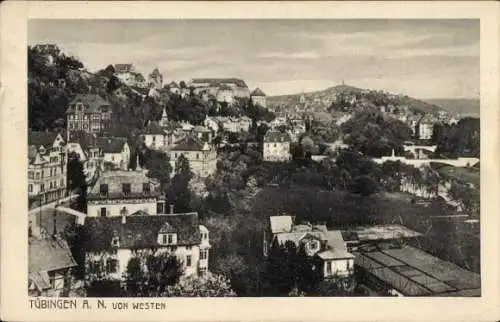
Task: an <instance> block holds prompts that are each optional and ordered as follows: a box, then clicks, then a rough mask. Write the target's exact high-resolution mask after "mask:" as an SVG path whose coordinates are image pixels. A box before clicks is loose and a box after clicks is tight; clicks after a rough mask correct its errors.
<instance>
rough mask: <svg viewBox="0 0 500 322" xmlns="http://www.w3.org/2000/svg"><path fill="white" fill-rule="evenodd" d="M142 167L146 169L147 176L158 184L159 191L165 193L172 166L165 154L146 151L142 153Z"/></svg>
mask: <svg viewBox="0 0 500 322" xmlns="http://www.w3.org/2000/svg"><path fill="white" fill-rule="evenodd" d="M143 159H145V161H144V165H145V167H146V168H147V169H148V172H147V174H146V175H147V176H148V177H149V178H153V179H156V180H158V181H159V182H160V186H161V189H162V190H163V191H166V189H167V187H168V185H169V183H170V173H171V172H172V166H171V165H170V158H169V156H168V155H167V154H166V153H162V152H158V151H155V150H150V149H147V150H146V152H145V153H144V157H143Z"/></svg>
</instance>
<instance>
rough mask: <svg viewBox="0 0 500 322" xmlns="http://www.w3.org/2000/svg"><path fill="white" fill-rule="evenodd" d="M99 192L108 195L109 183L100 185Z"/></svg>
mask: <svg viewBox="0 0 500 322" xmlns="http://www.w3.org/2000/svg"><path fill="white" fill-rule="evenodd" d="M99 194H100V195H101V196H107V195H108V185H107V184H105V183H101V184H100V186H99Z"/></svg>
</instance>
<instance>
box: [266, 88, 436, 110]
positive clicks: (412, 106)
mask: <svg viewBox="0 0 500 322" xmlns="http://www.w3.org/2000/svg"><path fill="white" fill-rule="evenodd" d="M268 105H270V106H282V105H285V106H289V107H295V106H296V105H299V106H302V107H306V106H309V107H312V108H313V109H327V108H329V109H332V107H333V109H339V108H343V107H347V108H350V107H358V106H364V107H374V108H375V107H380V106H385V107H387V106H391V105H392V106H394V107H396V108H398V107H399V108H408V110H409V111H411V112H413V113H419V114H425V113H432V114H434V113H437V112H438V111H440V110H443V108H442V107H440V106H437V105H435V104H432V103H429V102H426V101H423V100H419V99H416V98H412V97H409V96H406V95H396V94H392V93H388V92H385V91H380V90H369V89H361V88H357V87H354V86H349V85H345V84H342V85H338V86H333V87H329V88H327V89H325V90H321V91H314V92H307V93H298V94H291V95H280V96H270V97H268Z"/></svg>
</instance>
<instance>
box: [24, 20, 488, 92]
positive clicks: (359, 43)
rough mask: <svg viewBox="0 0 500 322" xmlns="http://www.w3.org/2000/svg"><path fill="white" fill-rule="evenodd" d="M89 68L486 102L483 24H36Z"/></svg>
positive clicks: (46, 38) (44, 38) (31, 31)
mask: <svg viewBox="0 0 500 322" xmlns="http://www.w3.org/2000/svg"><path fill="white" fill-rule="evenodd" d="M28 39H29V43H30V44H37V43H55V44H57V45H59V47H60V48H61V50H63V51H64V52H66V53H68V54H71V55H74V56H76V57H78V58H79V59H80V60H81V61H82V62H83V63H84V65H85V66H86V67H87V68H88V70H89V71H97V70H98V69H101V68H104V67H106V66H107V65H108V64H115V63H133V64H134V65H135V66H136V68H137V69H138V70H139V71H140V72H142V73H143V74H144V76H145V77H147V75H148V74H149V73H150V72H151V71H152V70H153V68H155V67H158V68H159V70H160V71H161V72H162V73H163V75H164V80H165V81H171V80H175V81H180V80H186V81H187V80H189V79H190V78H193V77H239V78H243V79H244V80H245V81H246V82H247V83H248V85H249V86H250V87H251V88H254V87H256V86H258V87H261V88H262V89H263V90H264V92H266V94H268V95H279V94H291V93H297V92H301V91H310V90H321V89H324V88H327V87H329V86H334V85H338V84H340V83H342V81H345V83H346V84H348V85H352V86H357V87H362V88H369V89H383V90H388V91H391V92H394V93H401V94H407V95H410V96H413V97H417V98H479V20H434V21H431V20H220V19H219V20H32V21H30V22H29V27H28Z"/></svg>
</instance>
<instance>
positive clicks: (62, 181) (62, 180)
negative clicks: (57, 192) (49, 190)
mask: <svg viewBox="0 0 500 322" xmlns="http://www.w3.org/2000/svg"><path fill="white" fill-rule="evenodd" d="M63 186H64V179H61V187H63Z"/></svg>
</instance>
